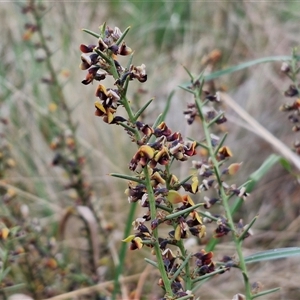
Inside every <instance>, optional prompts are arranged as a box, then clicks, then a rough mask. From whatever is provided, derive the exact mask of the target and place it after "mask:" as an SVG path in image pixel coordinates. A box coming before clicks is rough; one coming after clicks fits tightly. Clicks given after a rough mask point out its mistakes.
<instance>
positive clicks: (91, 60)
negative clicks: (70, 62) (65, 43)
mask: <svg viewBox="0 0 300 300" xmlns="http://www.w3.org/2000/svg"><path fill="white" fill-rule="evenodd" d="M80 58H81V64H80V69H81V70H87V69H88V68H90V67H91V66H93V65H96V64H97V63H98V61H99V55H98V54H96V53H92V54H91V55H87V54H86V53H82V54H81V57H80Z"/></svg>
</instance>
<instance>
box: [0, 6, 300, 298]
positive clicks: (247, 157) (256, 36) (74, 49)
mask: <svg viewBox="0 0 300 300" xmlns="http://www.w3.org/2000/svg"><path fill="white" fill-rule="evenodd" d="M36 3H37V5H38V6H39V13H40V15H41V16H42V17H41V19H40V22H41V25H42V28H43V29H42V30H43V34H44V39H45V41H44V42H45V43H46V45H47V47H48V48H47V49H48V50H49V51H50V53H51V56H49V55H48V53H47V51H46V49H45V48H43V47H42V46H41V43H42V41H41V37H40V36H39V34H38V32H32V27H31V26H32V24H36V19H34V16H33V14H32V13H31V12H30V11H29V12H27V13H24V7H25V6H26V5H27V2H24V1H23V2H22V1H14V2H11V3H10V2H6V3H4V2H2V3H1V4H0V17H1V20H2V28H1V31H0V38H1V44H0V56H1V61H0V86H1V89H0V119H1V127H0V130H1V132H0V133H1V136H0V147H1V155H2V156H1V157H0V160H1V161H0V164H1V171H0V180H1V181H0V183H1V185H0V195H1V198H0V199H1V202H0V223H1V224H0V225H1V226H2V227H1V228H3V227H7V228H10V229H11V233H10V234H11V235H12V236H14V237H13V238H11V239H9V241H3V243H2V244H1V248H2V249H6V250H7V252H5V251H4V250H3V251H4V252H3V253H1V255H2V261H4V262H5V263H4V265H5V266H10V267H11V269H10V270H9V273H8V274H7V275H6V274H5V276H3V277H4V278H3V279H2V282H1V292H0V293H1V296H2V297H3V299H5V298H6V297H8V296H9V295H12V294H14V293H24V294H27V295H30V296H31V297H33V299H46V298H50V297H54V296H55V295H58V294H62V293H65V292H68V291H72V290H75V289H79V288H83V287H88V286H91V285H94V284H96V283H98V282H103V283H105V282H107V281H109V280H112V279H113V278H114V272H115V266H116V265H117V259H118V258H117V256H118V251H119V248H120V245H121V239H122V238H123V232H124V227H125V224H126V220H127V212H128V211H129V204H128V202H127V199H126V198H127V197H126V195H124V190H125V188H126V184H125V182H122V181H119V180H116V179H114V178H111V177H109V176H108V175H107V174H108V173H111V172H117V173H128V163H129V161H130V158H131V156H132V155H133V153H134V145H131V144H129V143H128V137H127V136H126V135H124V134H123V130H122V129H121V128H119V127H117V126H116V127H115V128H114V127H113V126H110V127H108V126H107V124H104V123H103V122H102V121H101V119H100V118H96V117H94V105H93V103H94V90H95V87H91V86H87V87H85V86H83V85H82V84H81V81H82V80H83V78H84V76H85V74H84V72H82V71H80V69H79V68H78V65H79V63H80V51H79V45H80V44H81V43H84V44H89V43H92V42H94V40H93V39H92V38H91V36H88V35H87V34H85V33H84V32H82V31H81V29H82V28H88V29H91V30H93V31H97V29H98V27H99V26H100V25H101V24H102V23H103V22H107V24H108V25H109V26H111V27H114V26H117V27H119V28H120V29H121V30H124V29H125V28H126V27H128V26H131V31H130V33H129V35H128V37H127V39H126V41H127V43H128V45H129V46H130V47H131V48H132V49H133V50H134V51H135V54H134V63H135V64H137V65H140V64H142V63H144V64H145V65H146V67H147V73H148V81H147V83H145V84H144V85H141V84H139V83H135V85H134V84H133V85H132V87H131V90H130V91H129V95H130V97H132V99H133V105H136V107H139V106H141V105H142V104H144V103H145V102H146V101H148V100H149V99H150V98H152V97H154V98H155V100H154V101H153V104H152V106H151V108H150V111H151V113H150V114H149V115H147V116H145V120H146V121H149V122H151V121H153V120H154V119H155V117H156V116H157V115H158V114H159V113H160V112H161V111H162V110H163V109H164V106H165V103H166V100H167V98H168V96H169V95H170V93H171V92H172V91H174V96H173V98H172V105H171V108H170V111H169V113H168V115H167V118H166V122H167V124H168V126H169V127H170V128H172V130H174V131H176V130H180V131H181V132H183V134H184V135H185V136H193V137H195V138H197V137H198V138H199V136H201V134H200V133H199V130H197V126H193V129H191V128H190V127H189V126H188V125H187V123H186V120H185V118H184V115H183V110H184V108H185V106H186V104H187V103H188V102H189V101H191V99H190V98H189V95H187V94H186V93H184V92H183V91H181V90H180V89H179V88H177V86H178V85H179V84H182V83H183V82H187V81H188V76H187V74H186V72H185V71H184V67H186V68H187V69H189V70H190V71H191V73H193V74H196V75H197V74H199V73H200V71H201V70H202V69H203V64H204V63H205V60H206V59H207V58H208V57H209V55H210V53H212V51H213V50H218V51H219V53H221V57H220V59H219V60H218V61H217V62H216V63H215V64H213V65H212V66H211V70H209V71H216V70H219V69H223V68H226V67H229V66H233V65H236V64H238V63H241V62H245V61H248V60H253V59H256V58H260V57H265V56H271V55H272V56H273V55H289V54H290V53H291V51H292V48H293V47H297V46H299V18H300V3H299V2H298V1H276V2H272V1H261V2H252V1H218V2H215V1H213V2H206V1H163V0H160V1H91V2H89V1H87V2H80V1H78V2H75V1H74V2H73V1H62V2H59V1H51V2H49V1H37V2H36ZM48 59H49V60H48ZM49 61H50V63H51V66H52V67H53V69H52V71H54V73H55V75H56V79H57V82H58V83H59V87H60V88H57V85H55V84H53V81H52V80H53V74H51V66H50V67H49ZM289 84H290V82H289V80H288V78H286V77H284V76H283V75H282V74H281V72H280V63H269V64H263V65H257V66H255V67H253V68H250V69H247V70H245V71H240V72H236V73H234V74H232V75H227V76H224V77H221V78H219V79H218V80H216V81H215V82H214V86H215V88H216V89H222V90H225V91H227V92H228V93H229V94H230V95H231V96H232V98H233V99H234V100H235V101H236V102H237V103H238V104H239V105H241V106H242V107H243V108H244V109H245V110H246V111H247V112H249V113H250V114H251V115H252V116H253V117H254V118H255V119H256V120H258V121H259V122H260V123H261V124H262V125H263V126H264V127H265V128H267V129H268V130H269V131H270V132H271V133H272V134H273V135H274V136H276V137H277V138H279V139H280V140H281V141H283V142H284V143H286V144H287V145H288V146H291V145H292V142H293V141H294V140H295V133H292V132H291V125H290V124H289V122H288V120H287V116H286V115H285V114H284V113H282V112H279V107H280V105H282V104H283V103H284V102H285V99H284V97H283V92H284V91H285V90H286V89H287V88H288V86H289ZM66 107H67V108H66ZM224 109H225V111H226V116H227V118H228V123H226V125H225V127H224V128H223V130H224V131H228V132H229V137H228V141H227V143H228V145H230V147H231V149H232V151H233V153H234V159H235V161H239V162H243V168H242V170H241V171H240V173H239V178H238V182H237V184H240V183H242V182H244V181H245V180H246V179H247V177H248V175H249V174H251V173H252V172H253V171H255V170H256V169H257V168H258V167H259V166H260V165H261V164H262V162H263V161H264V160H265V159H266V158H267V157H268V156H269V155H270V154H271V153H273V152H274V149H273V148H272V147H271V146H270V145H269V144H268V143H267V142H266V141H265V140H264V139H263V138H261V137H259V136H258V135H257V134H256V132H255V130H254V132H253V128H251V127H249V125H247V124H245V123H244V122H243V121H242V120H241V119H240V118H239V116H238V115H236V114H235V113H234V112H233V111H232V110H230V109H229V108H227V107H224ZM62 137H63V138H62ZM59 138H62V139H63V144H64V145H63V146H60V147H56V146H55V142H56V141H57V139H59ZM74 144H75V146H74ZM74 147H75V148H76V151H77V150H78V152H76V151H75V152H74ZM60 151H62V152H63V153H61V152H60ZM59 155H63V156H64V157H68V155H70V161H68V162H66V163H65V164H64V163H62V162H61V161H60V162H59V163H56V161H55V159H58V156H59ZM76 159H77V160H76ZM78 159H82V161H83V160H84V162H82V164H79V162H78ZM58 160H59V159H58ZM74 161H76V163H77V164H78V165H75V166H74V165H73V163H74ZM76 168H79V169H80V170H79V171H78V170H77V169H76ZM184 172H188V166H187V168H186V169H185V170H180V169H178V174H180V173H184ZM75 177H76V178H75ZM78 177H80V178H81V179H82V181H81V183H80V184H81V185H80V186H79V185H78V186H74V182H77V181H76V180H77V179H78ZM72 183H73V185H72ZM70 184H71V185H70ZM76 184H77V183H76ZM80 193H83V195H87V194H84V193H88V196H87V198H86V199H88V200H87V201H88V207H92V211H93V213H95V216H96V220H95V219H93V218H92V219H91V218H89V213H88V212H86V211H80V210H79V209H77V208H76V206H77V205H81V206H83V205H82V204H83V203H81V202H80V201H79V200H78V199H79V198H80V197H79V194H80ZM299 195H300V189H299V185H298V183H297V182H296V180H295V177H293V176H292V175H291V174H290V173H289V172H287V171H286V170H285V169H284V168H283V167H282V166H281V165H277V166H275V167H274V168H273V169H272V172H270V173H268V174H267V176H266V177H265V178H264V179H263V180H262V181H261V182H260V183H259V185H258V186H257V188H256V189H255V192H253V193H252V194H251V197H250V198H249V199H248V200H247V202H246V203H245V205H244V206H243V207H242V209H241V210H240V211H239V213H238V216H237V220H238V218H243V219H244V223H247V221H249V220H251V218H253V217H254V216H255V215H257V214H259V216H260V217H259V219H258V221H257V223H256V224H255V228H254V236H253V237H252V238H251V239H249V240H247V241H246V244H245V245H246V248H245V254H250V253H253V251H259V250H263V249H271V248H276V247H286V246H296V245H299V241H300V237H299V226H300V219H299V208H300V200H299V198H300V197H299ZM13 228H15V229H13ZM13 230H15V232H14V231H13ZM93 230H95V231H93ZM91 232H94V233H95V232H96V234H94V236H93V237H92V238H87V236H89V235H91ZM2 234H3V233H2ZM93 243H97V244H96V245H95V244H93ZM99 245H100V246H99ZM193 247H199V248H203V247H205V245H204V244H202V245H197V246H193ZM90 248H93V249H94V252H93V254H95V253H96V254H97V255H98V257H96V258H95V257H93V258H92V259H94V260H96V262H95V261H94V262H93V263H94V264H96V265H97V269H95V270H94V269H91V267H90V263H91V262H90V260H91V258H90V256H91V254H90V253H89V251H90V250H89V249H90ZM96 248H97V249H96ZM218 251H219V252H218ZM232 251H234V249H233V246H232V244H231V243H229V242H228V243H227V242H226V239H225V240H224V241H223V242H222V243H220V245H219V246H218V248H217V252H216V253H217V254H216V255H217V257H218V253H224V252H225V253H231V252H232ZM93 254H92V256H93ZM149 255H150V254H149V253H148V251H147V250H145V249H143V250H141V251H140V252H134V253H128V254H127V256H126V261H125V271H124V273H123V276H129V275H133V274H142V275H143V276H142V275H141V276H140V275H138V278H136V277H134V278H133V279H131V281H128V282H127V283H126V284H122V295H123V299H124V295H127V296H126V297H128V298H130V297H131V299H138V298H135V297H137V296H133V295H138V292H137V291H136V289H137V286H138V287H139V288H140V286H142V288H140V289H141V291H142V292H139V294H140V299H157V298H158V297H159V292H158V289H157V288H156V284H157V282H156V279H157V274H155V273H153V270H152V269H151V268H149V267H147V268H146V267H145V266H146V263H145V261H144V260H143V257H147V256H149ZM295 262H296V261H295V260H293V259H289V260H282V261H279V262H276V263H273V262H272V263H265V264H259V265H253V266H252V265H251V268H250V277H251V278H253V280H255V281H260V282H262V284H263V285H264V286H265V288H272V287H276V286H281V287H282V289H281V291H280V292H278V293H277V294H272V296H270V298H267V297H266V298H265V299H298V298H299V294H300V289H299V282H298V279H297V278H298V277H299V271H300V267H299V264H298V263H295ZM33 270H34V271H33ZM297 274H298V275H297ZM2 275H3V274H2ZM228 282H230V284H228ZM111 287H112V284H108V285H107V286H105V287H104V288H103V290H102V292H101V293H99V294H98V296H97V297H98V299H106V298H105V297H106V296H107V295H109V294H110V292H111ZM241 289H242V281H241V280H240V278H239V277H238V275H237V273H235V272H234V270H232V271H231V272H230V273H226V274H224V275H220V276H217V277H215V278H213V279H212V280H211V281H210V282H208V283H205V284H203V288H200V291H199V294H200V295H201V299H231V298H232V297H233V295H234V294H236V293H238V292H239V291H240V290H241ZM88 297H90V299H94V298H95V297H96V296H95V294H90V295H89V296H87V295H85V296H78V298H76V299H87V298H88ZM101 297H102V298H101ZM61 299H63V298H61ZM74 299H75V298H74ZM95 299H96V298H95ZM107 299H109V298H107ZM120 299H122V297H121V298H120Z"/></svg>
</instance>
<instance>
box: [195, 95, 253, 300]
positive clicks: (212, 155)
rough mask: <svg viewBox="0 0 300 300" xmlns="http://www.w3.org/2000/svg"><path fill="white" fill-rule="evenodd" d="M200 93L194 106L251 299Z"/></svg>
mask: <svg viewBox="0 0 300 300" xmlns="http://www.w3.org/2000/svg"><path fill="white" fill-rule="evenodd" d="M200 94H201V90H197V91H195V93H194V95H195V102H196V106H197V109H198V112H199V116H200V118H201V121H202V125H203V130H204V135H205V138H206V144H207V146H208V151H209V155H210V158H211V161H212V164H213V166H214V174H215V176H216V178H217V181H218V185H219V193H220V196H221V199H222V203H223V207H224V210H225V213H226V218H227V223H228V225H229V227H230V229H231V231H232V237H233V241H234V243H235V247H236V251H237V254H238V257H239V268H240V269H241V271H242V274H243V279H244V284H245V290H246V291H245V292H246V299H247V300H251V299H252V295H251V286H250V283H249V277H248V274H247V268H246V264H245V260H244V256H243V252H242V242H241V241H239V239H238V237H237V235H236V233H235V226H234V222H233V218H232V214H231V209H230V206H229V203H228V200H229V197H228V196H227V195H226V193H225V190H224V187H223V184H222V179H221V172H220V170H219V162H218V161H217V159H216V155H215V154H216V153H215V150H214V148H213V146H212V141H211V137H210V131H209V123H207V122H206V120H205V117H204V114H203V110H202V108H203V104H202V103H201V99H200Z"/></svg>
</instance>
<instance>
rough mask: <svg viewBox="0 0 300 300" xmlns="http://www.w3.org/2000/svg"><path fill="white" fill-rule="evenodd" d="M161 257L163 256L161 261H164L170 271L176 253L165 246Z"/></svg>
mask: <svg viewBox="0 0 300 300" xmlns="http://www.w3.org/2000/svg"><path fill="white" fill-rule="evenodd" d="M162 257H163V261H164V265H165V268H166V270H167V271H170V270H171V268H172V267H173V265H174V262H175V260H176V258H177V257H176V255H175V254H174V253H173V251H172V250H171V249H170V248H166V249H165V250H164V251H163V252H162Z"/></svg>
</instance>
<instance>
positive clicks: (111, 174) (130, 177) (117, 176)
mask: <svg viewBox="0 0 300 300" xmlns="http://www.w3.org/2000/svg"><path fill="white" fill-rule="evenodd" d="M108 175H110V176H112V177H116V178H121V179H125V180H130V181H134V182H137V183H140V184H142V183H144V181H143V180H140V179H138V178H136V177H134V176H130V175H126V174H118V173H110V174H108Z"/></svg>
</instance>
